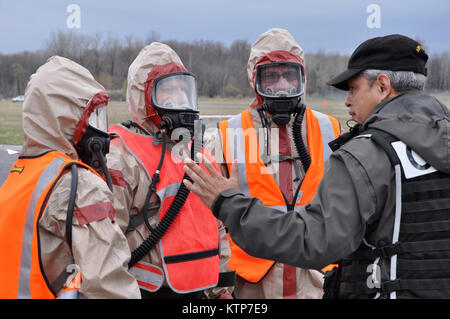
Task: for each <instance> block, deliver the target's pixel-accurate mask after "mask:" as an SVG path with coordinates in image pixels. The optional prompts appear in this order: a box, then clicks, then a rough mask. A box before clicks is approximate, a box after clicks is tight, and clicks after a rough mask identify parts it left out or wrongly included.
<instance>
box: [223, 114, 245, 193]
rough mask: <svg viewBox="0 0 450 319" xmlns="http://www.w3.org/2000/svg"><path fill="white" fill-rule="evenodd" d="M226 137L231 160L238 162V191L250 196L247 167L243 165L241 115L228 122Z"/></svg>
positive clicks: (243, 151)
mask: <svg viewBox="0 0 450 319" xmlns="http://www.w3.org/2000/svg"><path fill="white" fill-rule="evenodd" d="M227 135H228V141H229V145H230V155H231V158H233V160H234V159H237V160H238V163H237V166H238V176H239V189H240V191H241V192H242V193H244V194H245V195H247V196H250V189H249V187H248V184H247V167H246V165H245V148H244V137H243V130H242V116H241V114H238V115H236V116H235V117H233V118H231V119H230V120H228V129H227Z"/></svg>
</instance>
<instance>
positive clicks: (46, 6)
mask: <svg viewBox="0 0 450 319" xmlns="http://www.w3.org/2000/svg"><path fill="white" fill-rule="evenodd" d="M70 4H76V5H77V6H78V7H79V12H78V11H77V10H75V11H69V12H67V11H68V8H69V5H70ZM68 18H69V20H70V22H69V23H68V21H67V20H68ZM78 18H79V19H78ZM78 23H79V24H78ZM77 24H78V25H77ZM77 26H79V28H77ZM272 27H281V28H285V29H288V30H289V31H290V32H291V33H292V35H293V36H294V37H295V38H296V40H297V41H298V42H299V44H300V46H302V47H303V49H304V50H305V51H306V52H310V53H314V52H317V51H318V50H322V51H324V52H327V53H329V52H339V53H341V54H350V53H351V52H352V51H353V50H354V49H355V48H356V47H357V46H358V44H360V43H361V42H362V41H364V40H366V39H368V38H372V37H376V36H381V35H387V34H392V33H401V34H404V35H407V36H410V37H412V38H415V39H417V38H419V39H421V40H424V41H425V47H426V48H428V49H429V50H428V51H429V53H431V54H434V53H441V52H443V51H448V52H449V53H450V1H448V0H427V1H423V0H368V1H366V0H314V1H312V0H307V1H301V0H272V1H268V0H158V1H156V0H121V1H118V0H0V53H4V54H5V53H6V54H9V53H15V52H20V51H24V50H30V51H35V50H38V49H41V48H43V47H44V45H45V43H46V41H47V40H48V39H49V37H50V34H51V33H52V32H54V31H58V30H63V31H65V30H73V31H74V32H77V33H80V34H95V33H96V32H100V33H101V35H102V36H103V37H105V36H106V35H107V33H108V32H111V33H113V34H117V35H118V36H119V37H120V38H121V39H122V38H123V37H124V36H125V35H134V36H136V37H138V38H141V39H145V38H146V36H147V34H149V33H150V32H151V31H155V32H157V33H158V34H159V36H160V41H162V42H163V41H165V40H178V41H193V40H214V41H221V42H223V43H224V44H225V45H229V44H231V43H232V42H233V41H234V40H238V39H239V40H240V39H244V40H248V41H249V42H250V43H253V42H254V41H255V40H256V38H257V37H258V35H259V34H261V33H263V32H264V31H266V30H267V29H269V28H272Z"/></svg>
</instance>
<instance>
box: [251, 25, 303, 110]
mask: <svg viewBox="0 0 450 319" xmlns="http://www.w3.org/2000/svg"><path fill="white" fill-rule="evenodd" d="M280 61H285V62H295V63H300V64H301V65H302V67H303V68H304V65H305V64H304V61H305V59H304V53H303V49H302V48H301V47H300V45H299V44H298V43H297V41H295V39H294V38H293V37H292V35H291V34H290V33H289V31H287V30H285V29H279V28H273V29H269V30H268V31H266V32H264V33H263V34H261V35H260V36H259V37H258V39H257V40H256V42H255V43H254V44H253V46H252V48H251V50H250V57H249V59H248V63H247V76H248V81H249V83H250V86H251V87H252V88H253V89H254V90H255V80H256V69H257V67H258V66H259V65H261V64H266V63H270V62H280ZM303 71H304V70H303ZM303 74H306V72H303ZM255 93H256V90H255ZM262 104H263V99H262V98H261V97H260V96H259V95H258V94H257V93H256V98H255V99H254V100H253V102H252V103H251V106H252V107H257V106H260V105H262Z"/></svg>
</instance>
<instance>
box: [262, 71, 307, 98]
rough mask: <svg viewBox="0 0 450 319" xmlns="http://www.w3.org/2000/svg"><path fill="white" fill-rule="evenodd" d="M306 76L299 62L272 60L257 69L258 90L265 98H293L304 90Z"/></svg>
mask: <svg viewBox="0 0 450 319" xmlns="http://www.w3.org/2000/svg"><path fill="white" fill-rule="evenodd" d="M304 84H305V77H304V74H303V67H302V65H301V64H299V63H292V62H272V63H267V64H262V65H259V66H258V67H257V69H256V92H257V93H258V94H259V95H260V96H261V97H263V98H271V99H276V98H293V97H299V96H300V95H302V94H303V92H304Z"/></svg>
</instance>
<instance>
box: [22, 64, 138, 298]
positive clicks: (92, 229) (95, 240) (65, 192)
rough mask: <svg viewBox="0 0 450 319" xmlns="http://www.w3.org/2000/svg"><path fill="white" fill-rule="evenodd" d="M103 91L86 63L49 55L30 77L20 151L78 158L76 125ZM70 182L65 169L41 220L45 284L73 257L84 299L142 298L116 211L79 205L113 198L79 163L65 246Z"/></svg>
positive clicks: (24, 108) (24, 107) (58, 273)
mask: <svg viewBox="0 0 450 319" xmlns="http://www.w3.org/2000/svg"><path fill="white" fill-rule="evenodd" d="M104 90H105V89H104V88H103V87H102V86H101V85H100V84H99V83H98V82H96V81H95V80H94V78H93V76H92V75H91V74H90V73H89V71H88V70H87V69H86V68H84V67H82V66H81V65H79V64H77V63H75V62H73V61H71V60H68V59H66V58H63V57H58V56H54V57H51V58H50V59H49V60H48V61H47V63H45V64H44V65H43V66H41V67H40V68H39V69H38V70H37V71H36V73H35V74H33V75H32V76H31V78H30V81H29V83H28V86H27V88H26V93H25V102H24V104H23V130H24V136H25V142H24V145H23V148H22V152H23V156H38V155H41V154H43V153H45V152H47V151H50V150H56V151H59V152H62V153H64V154H67V155H69V156H70V157H71V158H72V159H74V160H79V157H78V155H77V151H76V150H75V147H74V145H73V137H74V132H75V127H76V126H77V123H78V122H79V121H80V117H81V114H82V112H83V110H84V108H85V107H86V105H87V104H88V102H89V100H90V99H91V98H92V97H93V96H94V95H95V94H96V93H98V92H101V91H104ZM71 181H72V175H71V174H70V170H69V173H67V174H65V175H63V176H62V177H61V178H60V179H59V180H58V182H57V183H56V185H55V187H54V189H53V191H52V192H51V195H50V197H49V198H48V202H47V205H46V207H45V209H44V211H43V212H42V216H41V218H40V221H39V240H40V253H41V261H42V268H43V271H44V272H45V275H46V277H47V279H48V281H49V283H50V284H51V283H52V282H54V281H55V280H57V278H58V276H60V275H61V274H62V273H63V272H65V268H66V266H67V265H68V264H70V263H72V259H74V261H75V263H76V265H77V266H78V267H79V269H80V272H81V276H82V281H81V286H80V293H81V294H82V296H83V297H84V298H140V294H139V289H138V286H137V283H136V280H135V279H134V278H133V276H132V275H131V274H130V273H129V272H128V269H127V264H128V261H129V259H130V252H129V248H128V245H127V241H126V238H125V236H124V235H123V233H122V231H121V230H120V228H119V225H118V223H117V222H116V220H117V218H116V217H115V212H114V210H113V209H112V210H111V211H110V212H107V215H108V216H111V217H113V218H111V217H106V218H105V217H102V218H97V217H95V216H93V215H92V214H89V213H88V210H86V209H83V208H85V207H87V206H90V205H95V204H98V203H112V200H113V198H112V193H111V191H110V190H109V189H108V186H107V185H106V183H105V182H104V181H103V180H102V179H101V178H99V176H97V175H95V174H94V173H93V172H91V171H89V170H88V169H86V168H84V167H79V168H78V188H77V192H76V201H75V214H74V218H73V221H72V223H73V228H72V247H71V249H70V248H69V246H68V243H67V241H66V238H65V229H66V228H65V225H66V215H67V207H68V203H69V194H70V190H71ZM109 207H111V205H109ZM77 212H78V213H77ZM79 218H84V220H83V222H82V225H80V222H79ZM86 220H87V221H89V222H88V223H86ZM72 251H73V256H72Z"/></svg>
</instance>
